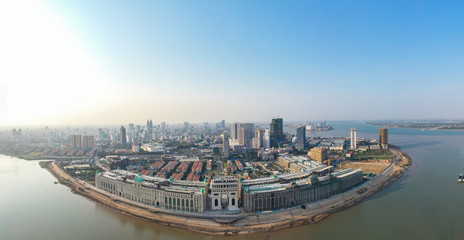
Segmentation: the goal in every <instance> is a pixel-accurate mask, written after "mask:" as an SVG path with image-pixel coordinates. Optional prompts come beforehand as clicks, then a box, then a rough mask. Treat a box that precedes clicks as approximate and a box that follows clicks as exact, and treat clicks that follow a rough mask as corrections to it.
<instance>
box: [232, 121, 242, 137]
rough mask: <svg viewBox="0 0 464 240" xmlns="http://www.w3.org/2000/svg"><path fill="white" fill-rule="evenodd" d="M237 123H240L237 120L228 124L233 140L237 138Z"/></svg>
mask: <svg viewBox="0 0 464 240" xmlns="http://www.w3.org/2000/svg"><path fill="white" fill-rule="evenodd" d="M239 125H240V123H237V122H236V123H232V124H230V137H231V138H232V139H234V140H237V139H238V131H239V127H238V126H239Z"/></svg>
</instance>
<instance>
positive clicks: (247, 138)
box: [238, 123, 255, 148]
mask: <svg viewBox="0 0 464 240" xmlns="http://www.w3.org/2000/svg"><path fill="white" fill-rule="evenodd" d="M254 129H255V125H254V124H253V123H239V125H238V143H239V144H240V145H243V146H244V147H248V148H249V147H252V145H253V131H254Z"/></svg>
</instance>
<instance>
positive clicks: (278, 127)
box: [270, 118, 284, 147]
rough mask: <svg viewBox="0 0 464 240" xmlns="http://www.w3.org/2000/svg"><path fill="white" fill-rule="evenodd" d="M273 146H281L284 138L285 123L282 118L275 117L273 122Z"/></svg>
mask: <svg viewBox="0 0 464 240" xmlns="http://www.w3.org/2000/svg"><path fill="white" fill-rule="evenodd" d="M270 128H271V132H270V134H271V147H279V143H281V142H282V141H283V140H284V124H283V120H282V118H273V119H272V122H271V126H270Z"/></svg>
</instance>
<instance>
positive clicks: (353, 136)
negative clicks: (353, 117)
mask: <svg viewBox="0 0 464 240" xmlns="http://www.w3.org/2000/svg"><path fill="white" fill-rule="evenodd" d="M356 148H357V145H356V129H354V128H352V129H351V149H352V150H355V149H356Z"/></svg>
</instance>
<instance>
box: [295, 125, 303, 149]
mask: <svg viewBox="0 0 464 240" xmlns="http://www.w3.org/2000/svg"><path fill="white" fill-rule="evenodd" d="M295 146H296V148H298V149H305V146H306V127H304V126H299V127H297V128H296V144H295Z"/></svg>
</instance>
